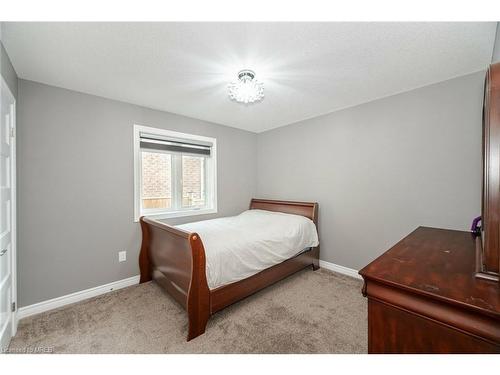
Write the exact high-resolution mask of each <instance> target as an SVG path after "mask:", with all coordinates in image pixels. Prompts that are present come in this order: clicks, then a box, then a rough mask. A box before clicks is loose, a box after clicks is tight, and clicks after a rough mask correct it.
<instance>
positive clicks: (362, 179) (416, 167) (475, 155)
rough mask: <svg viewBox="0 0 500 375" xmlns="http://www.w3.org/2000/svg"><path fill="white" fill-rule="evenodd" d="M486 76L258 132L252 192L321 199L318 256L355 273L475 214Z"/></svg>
mask: <svg viewBox="0 0 500 375" xmlns="http://www.w3.org/2000/svg"><path fill="white" fill-rule="evenodd" d="M483 79H484V73H483V72H479V73H475V74H471V75H467V76H464V77H460V78H456V79H453V80H450V81H446V82H442V83H438V84H435V85H432V86H427V87H424V88H421V89H417V90H414V91H411V92H407V93H403V94H399V95H396V96H392V97H388V98H385V99H381V100H377V101H374V102H370V103H366V104H363V105H360V106H357V107H353V108H349V109H346V110H342V111H339V112H335V113H332V114H329V115H325V116H321V117H317V118H314V119H311V120H307V121H303V122H300V123H297V124H293V125H289V126H286V127H283V128H279V129H275V130H271V131H268V132H265V133H261V134H259V135H258V142H257V144H258V146H257V149H258V152H257V154H258V163H257V170H258V188H257V192H258V195H259V196H261V197H267V198H280V199H295V200H306V201H318V202H319V204H320V213H319V222H320V228H319V229H320V238H321V259H323V260H326V261H329V262H333V263H336V264H340V265H343V266H346V267H350V268H354V269H360V268H361V267H363V266H365V265H366V264H367V263H368V262H370V261H371V260H373V259H374V258H375V257H377V256H378V255H380V254H382V252H384V251H385V250H387V249H388V248H389V247H390V246H391V245H393V244H394V243H396V242H397V241H398V240H400V239H401V238H402V237H403V236H405V235H406V234H408V233H409V232H411V231H412V230H413V229H415V228H416V227H418V226H420V225H426V226H434V227H442V228H453V229H461V230H468V229H469V225H470V222H471V220H472V218H473V217H475V216H477V215H479V214H480V188H481V108H482V95H483V94H482V90H483Z"/></svg>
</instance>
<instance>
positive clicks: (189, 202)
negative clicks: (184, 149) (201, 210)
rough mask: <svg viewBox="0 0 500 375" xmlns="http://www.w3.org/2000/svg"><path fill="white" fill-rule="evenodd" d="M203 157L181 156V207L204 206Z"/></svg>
mask: <svg viewBox="0 0 500 375" xmlns="http://www.w3.org/2000/svg"><path fill="white" fill-rule="evenodd" d="M205 163H206V161H205V158H204V157H200V156H185V155H183V156H182V207H203V206H205V199H206V197H205V195H206V194H205Z"/></svg>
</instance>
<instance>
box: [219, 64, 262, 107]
mask: <svg viewBox="0 0 500 375" xmlns="http://www.w3.org/2000/svg"><path fill="white" fill-rule="evenodd" d="M227 88H228V90H229V98H230V99H231V100H235V101H237V102H239V103H245V104H249V103H253V102H257V101H260V100H262V99H264V84H263V83H262V82H259V81H258V80H257V79H255V73H254V72H253V71H252V70H248V69H245V70H241V71H240V72H239V73H238V80H237V81H234V82H231V83H230V84H229V85H228V86H227Z"/></svg>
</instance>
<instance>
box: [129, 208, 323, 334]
mask: <svg viewBox="0 0 500 375" xmlns="http://www.w3.org/2000/svg"><path fill="white" fill-rule="evenodd" d="M250 209H260V210H267V211H276V212H285V213H289V214H295V215H302V216H305V217H307V218H309V219H311V220H312V221H313V222H314V224H315V225H316V229H317V228H318V204H317V203H307V202H289V201H276V200H265V199H252V200H251V202H250ZM140 222H141V228H142V246H141V252H140V255H139V267H140V270H141V279H140V283H145V282H147V281H150V280H152V279H154V280H155V281H156V282H157V283H158V284H159V285H160V286H162V287H163V288H164V289H165V290H166V291H167V292H168V293H169V294H170V295H171V296H172V297H173V298H174V299H175V300H176V301H177V302H179V303H180V304H181V306H182V307H184V309H185V310H186V311H187V314H188V319H189V331H188V336H187V340H188V341H189V340H191V339H194V338H195V337H197V336H199V335H201V334H203V333H204V332H205V327H206V324H207V322H208V319H209V318H210V316H211V315H212V314H214V313H216V312H217V311H219V310H222V309H223V308H225V307H227V306H229V305H231V304H232V303H235V302H237V301H239V300H241V299H243V298H245V297H247V296H249V295H251V294H253V293H255V292H257V291H259V290H261V289H263V288H265V287H267V286H269V285H271V284H273V283H275V282H277V281H279V280H282V279H284V278H285V277H287V276H289V275H291V274H293V273H295V272H297V271H299V270H301V269H303V268H306V267H308V266H312V268H313V270H317V269H318V268H319V245H318V246H317V247H314V248H310V249H309V250H307V251H305V252H302V253H300V254H299V255H297V256H295V257H293V258H290V259H288V260H286V261H284V262H282V263H280V264H277V265H275V266H272V267H270V268H268V269H265V270H263V271H261V272H259V273H257V274H256V275H253V276H250V277H248V278H246V279H243V280H240V281H237V282H234V283H231V284H228V285H224V286H221V287H219V288H216V289H213V290H210V289H209V288H208V284H207V277H206V273H205V270H206V268H205V249H204V247H203V242H202V239H201V238H200V236H199V235H198V234H197V233H189V232H186V231H184V230H181V229H178V228H176V227H173V226H170V225H168V224H165V223H163V222H160V221H158V220H153V219H149V218H147V217H141V219H140ZM297 250H301V249H297Z"/></svg>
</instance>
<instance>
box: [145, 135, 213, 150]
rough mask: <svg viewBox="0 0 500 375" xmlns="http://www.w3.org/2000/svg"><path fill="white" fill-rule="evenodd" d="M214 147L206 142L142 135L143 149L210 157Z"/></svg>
mask: <svg viewBox="0 0 500 375" xmlns="http://www.w3.org/2000/svg"><path fill="white" fill-rule="evenodd" d="M212 146H213V145H212V144H211V143H209V142H204V141H198V140H191V139H189V140H188V139H181V138H174V137H165V136H162V135H158V134H148V133H143V132H141V133H140V147H141V149H147V150H156V151H167V152H178V153H183V154H194V155H204V156H210V155H211V153H212Z"/></svg>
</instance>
